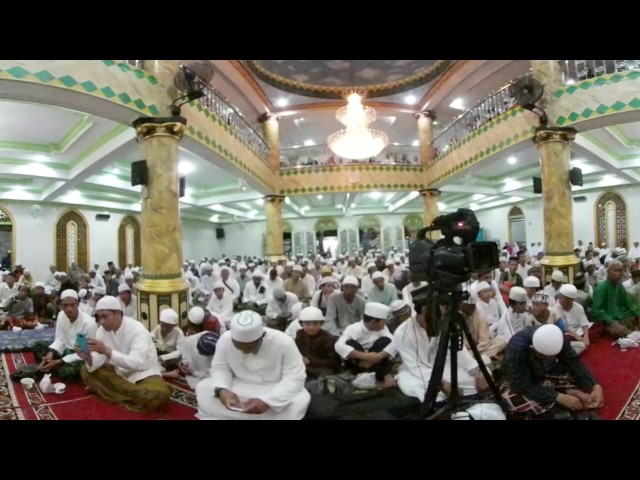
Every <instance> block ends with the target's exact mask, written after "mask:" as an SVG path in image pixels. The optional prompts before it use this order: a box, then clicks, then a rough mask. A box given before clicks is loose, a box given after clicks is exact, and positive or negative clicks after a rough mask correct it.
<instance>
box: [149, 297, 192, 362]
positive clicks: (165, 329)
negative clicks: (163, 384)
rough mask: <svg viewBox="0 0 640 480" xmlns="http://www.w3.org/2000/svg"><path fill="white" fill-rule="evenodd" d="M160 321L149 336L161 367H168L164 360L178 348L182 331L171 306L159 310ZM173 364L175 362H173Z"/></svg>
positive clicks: (182, 334) (182, 335)
mask: <svg viewBox="0 0 640 480" xmlns="http://www.w3.org/2000/svg"><path fill="white" fill-rule="evenodd" d="M159 320H160V322H159V323H158V325H157V326H156V328H154V329H153V330H152V331H151V338H152V340H153V343H154V345H155V346H156V350H157V353H158V360H160V363H161V364H162V366H163V367H165V368H167V369H169V367H168V366H167V365H165V362H168V360H169V359H170V358H171V357H168V356H167V355H171V353H173V352H175V351H176V350H177V348H178V343H179V342H180V341H181V340H182V339H183V338H184V333H183V332H182V330H181V329H180V328H179V327H178V313H177V312H176V311H175V310H174V309H173V308H165V309H164V310H162V311H161V312H160V319H159ZM174 365H175V363H174Z"/></svg>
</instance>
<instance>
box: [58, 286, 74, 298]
mask: <svg viewBox="0 0 640 480" xmlns="http://www.w3.org/2000/svg"><path fill="white" fill-rule="evenodd" d="M65 298H75V299H76V300H78V292H76V291H75V290H71V289H70V288H69V289H68V290H65V291H64V292H62V293H61V294H60V300H64V299H65Z"/></svg>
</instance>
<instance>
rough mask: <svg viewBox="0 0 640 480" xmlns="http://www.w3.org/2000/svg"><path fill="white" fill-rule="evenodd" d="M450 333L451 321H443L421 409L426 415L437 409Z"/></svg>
mask: <svg viewBox="0 0 640 480" xmlns="http://www.w3.org/2000/svg"><path fill="white" fill-rule="evenodd" d="M450 334H451V326H450V322H449V321H443V322H442V326H441V328H440V337H439V340H438V351H437V352H436V359H435V361H434V364H433V369H432V370H431V378H430V379H429V385H428V386H427V392H426V393H425V395H424V400H423V402H422V407H421V409H420V411H421V413H422V414H423V415H425V416H426V415H429V414H431V413H432V412H433V411H434V409H435V404H436V399H437V397H438V392H440V385H441V384H442V374H443V372H444V366H445V362H446V360H447V348H448V347H449V338H450Z"/></svg>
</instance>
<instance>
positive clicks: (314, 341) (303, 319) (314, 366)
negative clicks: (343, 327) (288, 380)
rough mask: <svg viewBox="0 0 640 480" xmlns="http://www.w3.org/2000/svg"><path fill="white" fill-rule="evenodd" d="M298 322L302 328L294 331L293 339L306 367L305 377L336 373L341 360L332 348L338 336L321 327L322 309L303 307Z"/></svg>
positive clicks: (322, 320) (322, 319) (310, 377)
mask: <svg viewBox="0 0 640 480" xmlns="http://www.w3.org/2000/svg"><path fill="white" fill-rule="evenodd" d="M299 322H300V325H301V326H302V329H301V330H298V331H297V332H296V338H295V340H296V345H297V347H298V350H300V353H301V354H302V360H303V361H304V364H305V365H306V367H307V379H313V378H317V377H320V376H322V375H330V374H333V373H338V371H339V370H340V363H341V361H340V357H339V356H338V354H337V353H336V351H335V348H334V346H335V344H336V340H338V337H336V336H334V335H331V334H330V333H329V332H327V331H326V330H323V329H322V324H323V323H324V315H322V311H321V310H320V309H319V308H315V307H307V308H303V309H302V310H301V311H300V315H299Z"/></svg>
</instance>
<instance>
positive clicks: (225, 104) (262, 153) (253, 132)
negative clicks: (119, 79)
mask: <svg viewBox="0 0 640 480" xmlns="http://www.w3.org/2000/svg"><path fill="white" fill-rule="evenodd" d="M122 61H123V62H125V63H128V64H129V65H132V66H134V67H136V68H141V69H144V68H145V65H144V60H122ZM182 67H183V68H184V69H186V70H189V67H187V66H186V65H184V66H182ZM195 86H196V87H198V88H200V89H202V91H203V92H204V94H205V95H204V97H202V98H201V99H200V103H201V104H202V106H203V107H204V108H206V109H208V110H209V111H211V112H213V113H214V114H215V115H216V116H217V117H218V118H220V119H221V120H222V121H223V122H225V123H226V124H227V125H228V126H229V127H231V128H232V129H233V130H234V131H235V132H236V133H238V135H239V136H240V137H241V138H242V139H244V141H245V142H247V144H248V145H249V148H250V149H252V150H253V151H254V152H255V153H256V155H258V157H259V158H260V159H261V160H262V161H263V162H265V163H266V162H267V161H268V159H267V155H268V153H269V146H268V145H267V142H266V141H265V139H264V137H263V136H262V135H261V134H260V130H261V128H260V127H259V126H253V125H251V123H250V122H249V121H248V120H247V119H246V118H245V117H244V115H243V114H242V112H241V111H240V110H239V109H238V108H236V107H235V106H234V105H233V104H232V103H231V101H229V99H228V98H226V97H225V96H224V95H222V93H220V92H219V91H217V90H216V89H215V88H214V87H212V86H210V85H208V84H206V82H204V81H202V80H201V79H199V78H198V77H197V75H196V81H195Z"/></svg>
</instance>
